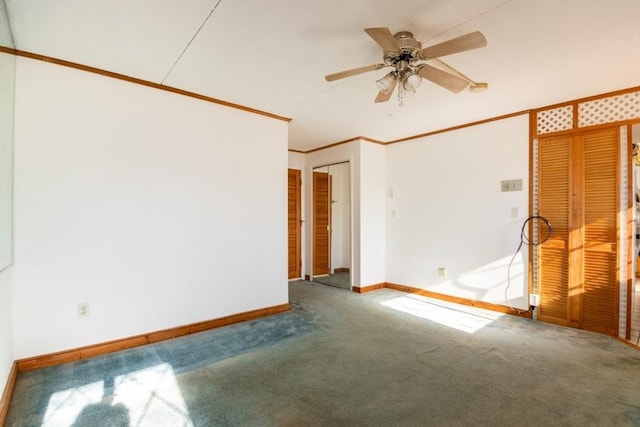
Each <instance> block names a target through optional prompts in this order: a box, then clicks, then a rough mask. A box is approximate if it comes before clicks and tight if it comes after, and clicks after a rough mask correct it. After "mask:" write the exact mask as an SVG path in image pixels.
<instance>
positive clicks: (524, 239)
mask: <svg viewBox="0 0 640 427" xmlns="http://www.w3.org/2000/svg"><path fill="white" fill-rule="evenodd" d="M533 220H540V221H542V222H543V223H544V224H545V225H546V227H547V233H546V235H545V236H544V238H543V239H542V240H540V239H538V241H532V240H531V239H529V236H527V232H526V229H527V224H528V223H529V221H533ZM552 234H553V227H552V226H551V223H549V220H548V219H547V218H545V217H543V216H540V215H533V216H530V217H529V218H527V219H525V220H524V223H523V224H522V230H520V243H519V244H518V248H517V249H516V252H515V253H514V254H513V256H512V257H511V261H509V265H508V266H507V287H506V288H505V289H504V298H505V300H506V301H507V304H509V308H511V310H513V311H515V312H517V313H518V314H522V313H526V312H525V311H520V310H518V309H516V308H514V307H513V306H512V305H511V301H509V297H508V296H507V292H508V291H509V286H511V264H513V261H514V260H515V259H516V256H518V253H520V249H522V245H531V246H538V245H541V244H543V243H545V242H547V241H549V239H550V238H551V235H552ZM529 311H531V309H529Z"/></svg>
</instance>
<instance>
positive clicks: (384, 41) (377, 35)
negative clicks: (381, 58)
mask: <svg viewBox="0 0 640 427" xmlns="http://www.w3.org/2000/svg"><path fill="white" fill-rule="evenodd" d="M364 30H365V31H366V32H367V34H369V35H370V36H371V38H372V39H373V40H375V42H376V43H378V44H379V45H380V47H381V48H382V50H384V51H385V52H393V53H400V52H401V50H400V45H399V44H398V42H397V41H396V39H395V38H393V34H391V31H389V29H388V28H387V27H376V28H365V29H364Z"/></svg>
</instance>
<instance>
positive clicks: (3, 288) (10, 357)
mask: <svg viewBox="0 0 640 427" xmlns="http://www.w3.org/2000/svg"><path fill="white" fill-rule="evenodd" d="M12 270H13V268H12V267H9V268H7V269H5V270H3V271H1V272H0V395H2V392H3V390H4V388H5V385H6V383H7V379H8V377H9V372H10V371H11V366H12V365H13V361H14V353H13V320H12V313H13V310H12V304H11V302H12V301H11V300H12V297H11V290H12V284H11V273H12Z"/></svg>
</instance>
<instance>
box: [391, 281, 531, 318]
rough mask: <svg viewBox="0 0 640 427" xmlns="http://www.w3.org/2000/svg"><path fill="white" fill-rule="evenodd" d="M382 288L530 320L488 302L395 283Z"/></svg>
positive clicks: (527, 315)
mask: <svg viewBox="0 0 640 427" xmlns="http://www.w3.org/2000/svg"><path fill="white" fill-rule="evenodd" d="M384 287H385V288H388V289H394V290H396V291H401V292H407V293H410V294H418V295H422V296H425V297H430V298H435V299H439V300H442V301H448V302H454V303H456V304H462V305H468V306H471V307H477V308H483V309H486V310H492V311H497V312H499V313H505V314H511V315H513V316H518V317H524V318H526V319H531V317H532V314H531V312H530V311H526V312H518V311H514V310H512V309H511V307H505V306H503V305H499V304H493V303H490V302H484V301H476V300H472V299H467V298H461V297H454V296H451V295H445V294H439V293H437V292H432V291H427V290H424V289H420V288H414V287H412V286H406V285H399V284H397V283H389V282H385V283H384Z"/></svg>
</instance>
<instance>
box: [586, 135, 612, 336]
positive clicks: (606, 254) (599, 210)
mask: <svg viewBox="0 0 640 427" xmlns="http://www.w3.org/2000/svg"><path fill="white" fill-rule="evenodd" d="M582 143H583V150H584V164H585V167H584V210H585V216H584V219H585V221H584V230H585V232H584V236H585V245H584V287H583V290H582V291H583V309H582V327H583V328H585V329H592V330H598V331H601V332H606V333H610V334H615V332H616V329H617V324H618V288H617V206H618V203H617V188H618V180H617V174H618V171H617V158H618V155H619V154H618V145H619V143H618V136H617V132H616V130H615V129H604V130H598V131H593V132H589V133H587V134H585V135H584V136H583V138H582Z"/></svg>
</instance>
